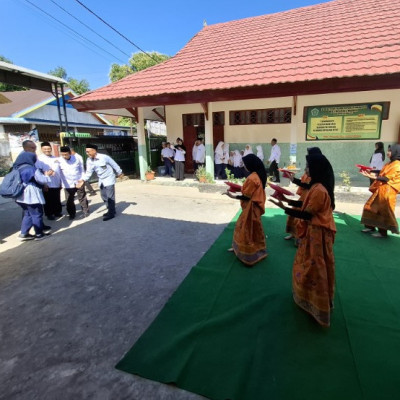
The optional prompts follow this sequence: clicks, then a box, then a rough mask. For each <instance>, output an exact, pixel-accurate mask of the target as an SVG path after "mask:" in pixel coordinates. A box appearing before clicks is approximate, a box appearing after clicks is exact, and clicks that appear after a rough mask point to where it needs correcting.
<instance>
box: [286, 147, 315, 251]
mask: <svg viewBox="0 0 400 400" xmlns="http://www.w3.org/2000/svg"><path fill="white" fill-rule="evenodd" d="M307 154H322V152H321V149H320V148H319V147H308V148H307ZM288 178H289V179H290V180H291V181H292V182H293V183H294V184H295V185H297V186H298V188H297V191H296V194H298V195H299V196H300V197H299V199H298V200H299V201H303V200H304V199H305V198H306V196H307V193H308V190H309V189H310V181H311V178H310V177H309V176H308V175H307V172H306V170H304V174H303V175H302V176H301V178H300V179H298V178H295V176H294V173H289V177H288ZM286 233H288V235H286V236H285V240H290V239H292V238H294V239H295V244H296V245H297V240H296V239H297V219H296V218H295V217H292V216H291V215H288V217H287V220H286Z"/></svg>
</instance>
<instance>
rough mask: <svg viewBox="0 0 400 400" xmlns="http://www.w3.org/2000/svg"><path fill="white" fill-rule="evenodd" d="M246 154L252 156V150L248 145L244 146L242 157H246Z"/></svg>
mask: <svg viewBox="0 0 400 400" xmlns="http://www.w3.org/2000/svg"><path fill="white" fill-rule="evenodd" d="M247 154H253V149H252V148H251V146H250V145H249V144H246V148H245V149H244V153H243V157H244V156H247Z"/></svg>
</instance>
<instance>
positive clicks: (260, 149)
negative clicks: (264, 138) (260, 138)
mask: <svg viewBox="0 0 400 400" xmlns="http://www.w3.org/2000/svg"><path fill="white" fill-rule="evenodd" d="M257 157H258V158H259V159H260V160H261V161H264V153H263V149H262V146H261V145H258V146H257Z"/></svg>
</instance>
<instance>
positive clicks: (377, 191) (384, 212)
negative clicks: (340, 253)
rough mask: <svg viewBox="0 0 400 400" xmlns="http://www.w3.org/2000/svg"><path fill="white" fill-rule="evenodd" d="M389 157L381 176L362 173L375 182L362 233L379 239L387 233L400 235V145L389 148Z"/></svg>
mask: <svg viewBox="0 0 400 400" xmlns="http://www.w3.org/2000/svg"><path fill="white" fill-rule="evenodd" d="M387 156H388V158H389V159H390V161H389V162H388V163H387V164H385V165H384V167H383V168H382V169H381V171H380V172H379V174H375V173H373V172H366V171H364V172H360V173H361V174H362V175H364V176H366V177H368V178H370V179H373V180H374V181H373V183H372V185H371V186H370V187H369V190H370V192H372V196H371V197H370V198H369V199H368V201H367V202H366V203H365V206H364V210H363V213H362V217H361V223H362V224H364V225H365V229H363V230H362V232H364V233H372V236H374V237H377V238H386V237H387V231H391V232H392V233H397V234H398V233H399V226H398V223H397V220H396V216H395V214H394V210H395V206H396V196H397V194H398V193H399V192H400V145H399V144H394V145H392V146H389V148H388V152H387ZM375 228H378V232H375Z"/></svg>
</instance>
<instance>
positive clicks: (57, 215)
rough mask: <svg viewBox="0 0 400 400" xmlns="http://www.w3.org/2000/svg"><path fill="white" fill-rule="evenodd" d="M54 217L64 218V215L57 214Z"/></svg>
mask: <svg viewBox="0 0 400 400" xmlns="http://www.w3.org/2000/svg"><path fill="white" fill-rule="evenodd" d="M54 216H55V217H56V218H62V217H63V215H62V214H55V215H54Z"/></svg>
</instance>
